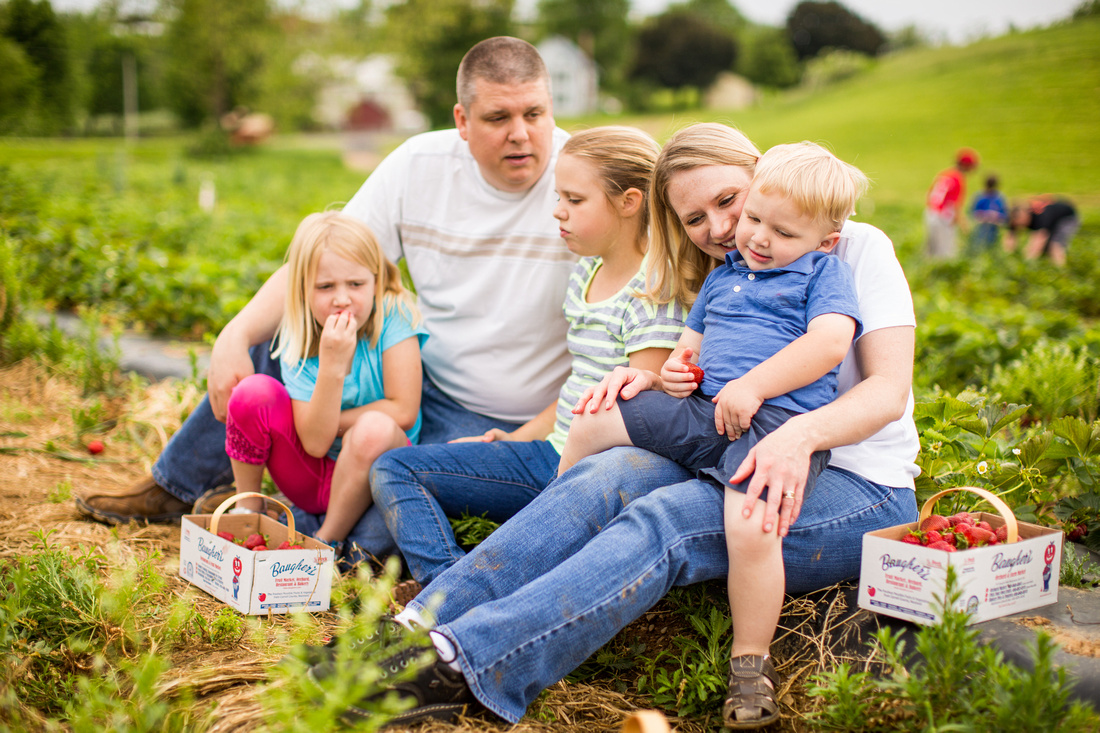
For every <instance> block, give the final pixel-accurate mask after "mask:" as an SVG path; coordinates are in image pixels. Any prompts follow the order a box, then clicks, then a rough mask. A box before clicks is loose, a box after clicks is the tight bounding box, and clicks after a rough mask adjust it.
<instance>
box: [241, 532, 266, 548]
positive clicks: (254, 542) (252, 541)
mask: <svg viewBox="0 0 1100 733" xmlns="http://www.w3.org/2000/svg"><path fill="white" fill-rule="evenodd" d="M266 544H267V540H265V539H264V536H263V535H261V534H250V535H248V539H247V540H245V541H244V548H245V549H246V550H255V549H256V548H257V547H258V546H260V545H266Z"/></svg>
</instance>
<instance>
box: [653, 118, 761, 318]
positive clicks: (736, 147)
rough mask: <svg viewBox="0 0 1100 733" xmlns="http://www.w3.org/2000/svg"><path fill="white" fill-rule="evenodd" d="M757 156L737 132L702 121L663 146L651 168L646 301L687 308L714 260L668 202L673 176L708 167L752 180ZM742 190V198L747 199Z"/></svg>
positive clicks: (738, 131) (701, 285)
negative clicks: (738, 171)
mask: <svg viewBox="0 0 1100 733" xmlns="http://www.w3.org/2000/svg"><path fill="white" fill-rule="evenodd" d="M759 158H760V151H759V150H757V149H756V146H755V145H753V144H752V142H751V141H750V140H749V139H748V138H747V137H745V135H744V133H742V132H741V131H740V130H738V129H736V128H733V127H729V126H728V125H721V124H718V123H716V122H702V123H699V124H696V125H691V126H690V127H685V128H684V129H682V130H679V131H678V132H676V133H675V134H674V135H673V136H672V137H671V138H669V141H668V142H667V143H665V146H664V148H663V149H662V150H661V154H660V155H659V156H658V157H657V164H656V166H655V167H654V169H653V184H652V186H651V188H650V191H649V209H650V212H651V214H652V216H653V227H652V229H651V231H650V239H649V251H650V255H649V260H648V265H647V272H646V293H645V295H646V297H647V298H649V299H651V300H654V301H656V302H658V303H668V302H669V301H673V300H675V301H677V302H679V303H681V304H682V305H684V306H685V307H688V308H690V307H691V304H692V303H694V302H695V296H696V295H698V294H699V289H700V288H701V287H703V281H704V280H706V278H707V275H708V274H710V271H711V270H713V269H714V268H715V267H717V265H718V261H717V260H715V259H714V258H713V257H711V256H710V255H708V254H706V253H704V252H703V251H702V250H701V249H699V248H698V247H696V246H695V245H694V244H693V243H692V241H691V240H690V239H689V238H688V236H687V232H685V231H684V226H683V224H682V223H681V222H680V217H679V216H677V215H676V211H675V210H674V209H673V208H672V204H671V203H670V202H669V200H668V187H669V183H670V182H671V180H672V177H673V175H674V174H676V173H679V172H681V171H688V170H692V169H694V168H702V167H703V166H709V165H736V166H740V167H741V168H744V169H745V170H746V171H748V173H749V175H750V176H751V175H752V173H753V170H754V169H755V167H756V161H757V160H758V159H759ZM747 193H748V191H747V190H746V191H745V192H744V193H743V194H742V195H744V194H747Z"/></svg>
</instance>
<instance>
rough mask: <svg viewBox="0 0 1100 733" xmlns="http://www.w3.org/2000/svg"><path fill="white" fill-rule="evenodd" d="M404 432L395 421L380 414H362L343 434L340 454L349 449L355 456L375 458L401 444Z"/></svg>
mask: <svg viewBox="0 0 1100 733" xmlns="http://www.w3.org/2000/svg"><path fill="white" fill-rule="evenodd" d="M404 437H405V432H404V431H403V430H401V428H400V427H399V426H398V424H397V421H396V420H394V419H393V418H392V417H390V416H389V415H386V414H384V413H381V412H374V411H368V412H364V413H363V414H362V415H360V416H359V418H358V419H357V420H356V421H355V424H353V425H352V426H351V427H350V428H348V431H347V432H346V433H345V434H344V439H343V447H342V448H341V449H340V450H341V452H343V451H345V450H347V449H349V448H350V449H351V450H353V451H354V455H356V456H368V455H371V456H377V455H379V454H381V453H382V452H384V451H386V450H389V449H390V448H392V447H395V446H396V445H399V444H400V443H401V442H402V439H403V438H404Z"/></svg>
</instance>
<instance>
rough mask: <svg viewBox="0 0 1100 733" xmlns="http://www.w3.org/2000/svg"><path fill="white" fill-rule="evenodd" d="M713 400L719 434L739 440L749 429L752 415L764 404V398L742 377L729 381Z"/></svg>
mask: <svg viewBox="0 0 1100 733" xmlns="http://www.w3.org/2000/svg"><path fill="white" fill-rule="evenodd" d="M711 402H713V403H714V427H715V429H716V430H717V431H718V434H719V435H725V436H726V437H727V438H729V439H730V440H737V439H738V438H740V437H741V434H742V433H744V432H745V431H746V430H748V429H749V425H751V424H752V416H753V415H755V414H756V411H757V410H759V409H760V405H762V404H764V400H763V399H762V398H761V397H759V396H757V395H756V393H755V392H754V391H752V390H751V389H750V388H749V386H748V384H747V383H746V382H745V381H744V380H741V379H734V380H733V381H732V382H729V383H727V384H726V386H725V387H723V388H722V389H721V391H720V392H719V393H718V394H716V395H715V396H714V398H713V399H711Z"/></svg>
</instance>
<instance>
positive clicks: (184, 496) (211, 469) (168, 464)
mask: <svg viewBox="0 0 1100 733" xmlns="http://www.w3.org/2000/svg"><path fill="white" fill-rule="evenodd" d="M248 353H249V355H250V356H251V357H252V365H253V366H254V367H255V369H256V372H257V373H258V374H267V375H269V376H272V377H274V378H275V379H278V380H279V381H282V370H281V369H280V368H279V362H278V360H277V359H272V358H271V342H270V341H267V342H264V343H262V344H258V345H256V346H253V347H252V348H251V349H249V351H248ZM153 480H154V481H156V482H157V484H158V485H159V486H161V487H163V488H164V489H165V490H166V491H168V493H169V494H172V495H173V496H175V497H176V498H177V499H180V500H182V501H185V502H188V503H191V502H194V501H195V500H196V499H198V498H199V497H200V496H202V495H203V494H204V493H206V492H207V491H209V490H210V489H212V488H214V487H216V486H223V485H225V484H228V483H231V482H232V481H233V468H232V466H231V465H230V463H229V456H227V455H226V454H225V423H222V422H218V420H217V418H215V417H214V411H213V410H212V409H211V408H210V398H209V397H207V396H203V398H202V401H201V402H200V403H199V406H198V407H196V408H195V410H194V411H193V412H192V413H191V414H190V415H189V416H188V417H187V419H186V420H184V421H183V425H181V426H180V429H179V430H177V431H176V433H175V435H173V436H172V439H171V440H169V441H168V445H166V446H165V447H164V451H163V452H162V453H161V454H160V457H159V458H157V462H156V463H154V464H153Z"/></svg>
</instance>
